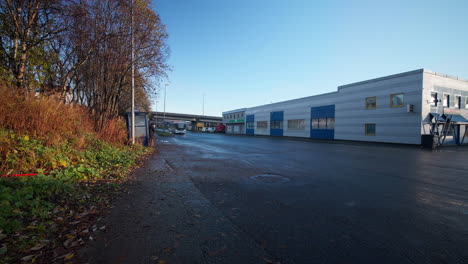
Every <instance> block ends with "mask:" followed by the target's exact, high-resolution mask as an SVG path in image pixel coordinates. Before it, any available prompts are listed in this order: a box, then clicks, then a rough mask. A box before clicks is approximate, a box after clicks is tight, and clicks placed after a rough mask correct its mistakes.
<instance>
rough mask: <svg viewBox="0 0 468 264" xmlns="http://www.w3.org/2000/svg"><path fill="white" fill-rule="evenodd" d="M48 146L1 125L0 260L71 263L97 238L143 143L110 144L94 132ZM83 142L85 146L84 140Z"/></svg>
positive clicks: (145, 151) (142, 154)
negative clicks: (82, 247)
mask: <svg viewBox="0 0 468 264" xmlns="http://www.w3.org/2000/svg"><path fill="white" fill-rule="evenodd" d="M84 140H85V142H80V144H76V142H75V141H74V140H73V138H71V139H70V140H66V141H63V142H62V143H60V144H55V145H47V144H44V142H42V141H41V140H40V139H38V138H32V137H31V138H30V137H29V136H27V135H17V134H15V132H14V131H12V130H5V129H0V175H6V174H11V173H34V172H35V173H38V175H37V176H32V177H1V178H0V263H17V262H21V261H23V262H34V263H53V262H64V261H65V262H68V261H72V260H73V259H74V257H75V253H74V252H75V249H76V248H78V247H79V246H80V245H82V244H84V243H85V242H86V241H89V240H93V232H96V231H97V230H102V229H104V228H105V227H104V226H101V225H100V224H99V220H100V213H102V212H103V211H104V210H103V209H105V208H107V207H108V206H109V202H110V200H111V198H112V197H113V194H114V193H115V192H116V191H119V190H120V188H121V187H120V183H122V182H123V181H125V180H126V177H127V175H128V174H129V172H130V170H132V169H133V168H134V167H135V166H137V165H138V164H137V163H138V160H139V159H140V158H141V157H143V156H144V155H145V154H149V153H150V152H151V149H150V148H144V147H142V146H126V145H122V144H112V143H109V142H106V141H103V140H101V139H99V138H98V137H97V136H96V135H94V134H92V133H90V134H88V135H87V136H86V137H84ZM83 143H84V144H83Z"/></svg>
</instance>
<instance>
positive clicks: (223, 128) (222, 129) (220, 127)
mask: <svg viewBox="0 0 468 264" xmlns="http://www.w3.org/2000/svg"><path fill="white" fill-rule="evenodd" d="M215 133H226V126H225V125H223V124H219V125H217V126H216V129H215Z"/></svg>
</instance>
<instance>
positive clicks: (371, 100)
mask: <svg viewBox="0 0 468 264" xmlns="http://www.w3.org/2000/svg"><path fill="white" fill-rule="evenodd" d="M376 108H377V97H375V96H374V97H366V109H376Z"/></svg>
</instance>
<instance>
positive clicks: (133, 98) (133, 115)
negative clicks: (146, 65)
mask: <svg viewBox="0 0 468 264" xmlns="http://www.w3.org/2000/svg"><path fill="white" fill-rule="evenodd" d="M131 13H132V14H131V17H132V22H131V25H130V35H131V39H132V40H131V44H130V45H131V49H132V59H131V63H132V144H133V145H135V63H134V59H135V54H134V51H133V46H134V43H133V42H134V40H133V0H132V2H131Z"/></svg>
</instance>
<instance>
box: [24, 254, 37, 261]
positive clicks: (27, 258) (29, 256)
mask: <svg viewBox="0 0 468 264" xmlns="http://www.w3.org/2000/svg"><path fill="white" fill-rule="evenodd" d="M33 257H34V255H28V256H26V257H22V258H21V260H22V261H30V260H31V259H32V258H33Z"/></svg>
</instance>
